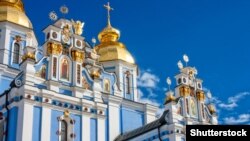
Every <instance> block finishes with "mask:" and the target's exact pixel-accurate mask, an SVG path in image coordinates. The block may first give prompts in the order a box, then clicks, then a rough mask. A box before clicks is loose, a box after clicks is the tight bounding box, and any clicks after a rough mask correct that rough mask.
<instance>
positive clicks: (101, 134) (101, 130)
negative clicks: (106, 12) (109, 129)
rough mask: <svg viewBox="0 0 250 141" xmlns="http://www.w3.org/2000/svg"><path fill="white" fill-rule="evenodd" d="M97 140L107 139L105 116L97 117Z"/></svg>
mask: <svg viewBox="0 0 250 141" xmlns="http://www.w3.org/2000/svg"><path fill="white" fill-rule="evenodd" d="M97 126H98V127H97V135H98V137H97V140H98V141H105V138H106V137H105V134H106V132H105V117H98V119H97Z"/></svg>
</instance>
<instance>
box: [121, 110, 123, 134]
mask: <svg viewBox="0 0 250 141" xmlns="http://www.w3.org/2000/svg"><path fill="white" fill-rule="evenodd" d="M122 120H123V119H122V106H121V107H120V133H121V134H122V133H123V127H122V124H123V121H122Z"/></svg>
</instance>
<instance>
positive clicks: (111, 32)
mask: <svg viewBox="0 0 250 141" xmlns="http://www.w3.org/2000/svg"><path fill="white" fill-rule="evenodd" d="M105 7H106V8H107V10H108V24H107V26H106V27H105V28H104V29H103V30H102V31H101V32H100V33H99V34H98V39H99V41H100V44H99V45H97V46H96V47H95V50H96V52H97V54H98V55H100V58H99V61H100V62H104V61H114V60H122V61H125V62H128V63H132V64H134V63H135V61H134V58H133V57H132V55H131V54H130V53H129V51H128V50H127V49H126V46H125V45H124V44H123V43H121V42H119V41H118V40H119V38H120V31H119V30H118V29H116V28H114V27H112V26H111V23H110V10H112V8H111V7H110V6H109V3H108V5H105Z"/></svg>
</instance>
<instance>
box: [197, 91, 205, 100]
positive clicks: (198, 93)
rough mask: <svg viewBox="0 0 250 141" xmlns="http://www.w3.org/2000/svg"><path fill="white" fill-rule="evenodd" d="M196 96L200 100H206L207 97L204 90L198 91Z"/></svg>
mask: <svg viewBox="0 0 250 141" xmlns="http://www.w3.org/2000/svg"><path fill="white" fill-rule="evenodd" d="M196 96H197V99H198V100H199V101H204V100H205V98H206V97H205V93H204V92H203V91H197V92H196Z"/></svg>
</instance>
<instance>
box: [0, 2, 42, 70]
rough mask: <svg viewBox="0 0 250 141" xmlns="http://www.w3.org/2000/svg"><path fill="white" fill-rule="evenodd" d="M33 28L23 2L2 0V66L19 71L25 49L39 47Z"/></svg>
mask: <svg viewBox="0 0 250 141" xmlns="http://www.w3.org/2000/svg"><path fill="white" fill-rule="evenodd" d="M32 28H33V27H32V24H31V22H30V20H29V18H28V17H27V16H26V14H25V10H24V6H23V2H22V0H0V35H1V36H0V42H1V46H0V64H4V65H8V66H10V67H12V68H16V69H19V64H20V63H21V61H22V55H23V50H24V48H25V47H26V46H32V47H36V46H37V45H38V43H37V39H36V37H35V35H34V32H33V29H32Z"/></svg>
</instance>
